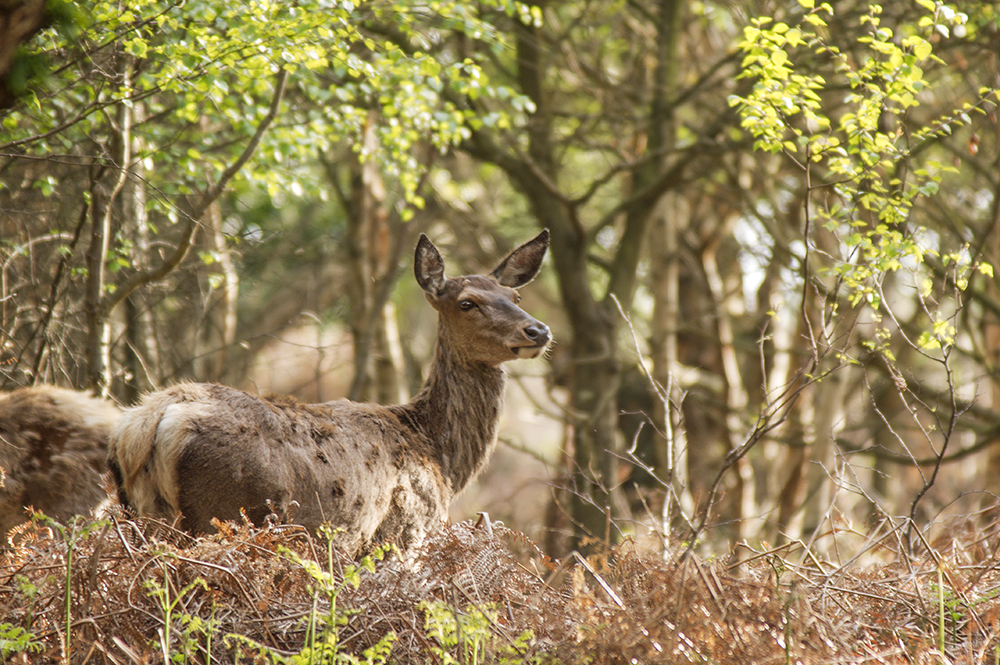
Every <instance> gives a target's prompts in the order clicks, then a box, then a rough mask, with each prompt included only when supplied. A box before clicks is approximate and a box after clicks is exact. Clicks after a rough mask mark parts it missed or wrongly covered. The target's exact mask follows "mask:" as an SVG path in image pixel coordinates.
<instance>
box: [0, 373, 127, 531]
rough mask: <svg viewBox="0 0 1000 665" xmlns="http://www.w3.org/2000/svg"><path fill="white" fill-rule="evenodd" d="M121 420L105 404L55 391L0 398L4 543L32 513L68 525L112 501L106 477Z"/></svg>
mask: <svg viewBox="0 0 1000 665" xmlns="http://www.w3.org/2000/svg"><path fill="white" fill-rule="evenodd" d="M119 415H120V411H119V409H118V407H117V406H115V404H113V403H112V402H110V401H108V400H105V399H99V398H97V397H92V396H91V395H89V394H86V393H82V392H78V391H75V390H69V389H66V388H58V387H56V386H50V385H39V386H34V387H27V388H19V389H17V390H14V391H12V392H9V393H0V538H2V539H3V541H2V542H3V543H6V542H7V537H8V534H9V532H10V530H11V529H13V528H14V527H16V526H18V525H19V524H22V523H24V522H26V521H28V518H29V514H28V511H27V510H26V509H27V508H29V507H31V508H33V509H34V510H36V511H38V512H42V513H45V514H46V515H47V516H49V517H51V518H53V519H54V520H56V521H59V522H62V523H65V522H67V521H68V520H70V519H71V518H72V517H74V516H75V515H87V514H89V513H91V512H92V511H94V510H95V509H96V508H97V507H98V506H99V505H100V504H101V503H102V502H104V501H107V500H108V498H109V497H108V493H107V491H106V490H105V489H104V483H103V481H102V475H103V474H104V473H105V472H106V471H107V466H106V458H107V450H108V436H109V435H110V433H111V429H112V427H113V426H114V424H115V422H116V421H117V420H118V417H119ZM0 547H3V545H2V543H0Z"/></svg>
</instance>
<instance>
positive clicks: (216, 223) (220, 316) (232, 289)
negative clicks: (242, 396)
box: [194, 201, 240, 382]
mask: <svg viewBox="0 0 1000 665" xmlns="http://www.w3.org/2000/svg"><path fill="white" fill-rule="evenodd" d="M204 220H205V235H204V238H205V242H206V244H207V246H208V248H209V249H210V250H211V252H212V255H213V256H214V257H215V263H214V264H213V266H215V267H217V268H218V272H216V273H215V275H216V276H217V284H214V283H213V282H215V281H216V278H215V277H212V278H210V279H209V283H208V284H206V285H205V286H204V287H203V288H205V289H207V290H208V291H209V297H208V298H206V301H205V312H204V315H203V324H202V327H201V330H200V331H199V333H198V335H197V338H196V342H195V349H196V353H195V363H194V366H195V376H197V377H198V379H199V380H201V381H222V382H225V380H226V373H227V370H228V358H229V349H230V348H231V347H232V345H233V344H234V343H235V342H236V323H237V320H238V310H237V304H238V302H239V293H240V278H239V274H238V273H237V272H236V266H235V265H234V264H233V258H232V256H231V255H230V252H229V247H228V245H227V244H226V234H225V232H224V231H223V228H222V225H223V219H222V208H221V207H220V206H219V202H218V201H215V202H213V203H212V204H211V205H210V206H208V210H206V211H205V216H204Z"/></svg>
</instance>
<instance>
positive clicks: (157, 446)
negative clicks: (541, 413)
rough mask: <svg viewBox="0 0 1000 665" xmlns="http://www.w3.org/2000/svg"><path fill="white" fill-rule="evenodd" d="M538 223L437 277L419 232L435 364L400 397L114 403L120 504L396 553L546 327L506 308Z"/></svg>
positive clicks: (442, 492) (471, 456) (467, 472)
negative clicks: (487, 255) (483, 258)
mask: <svg viewBox="0 0 1000 665" xmlns="http://www.w3.org/2000/svg"><path fill="white" fill-rule="evenodd" d="M548 244H549V234H548V231H543V232H542V233H541V234H540V235H539V236H538V237H537V238H535V239H533V240H531V241H529V242H527V243H525V244H524V245H521V246H520V247H518V248H517V249H515V250H514V251H513V252H512V253H511V254H510V255H509V256H508V257H507V258H505V259H504V260H503V261H502V262H501V263H500V264H499V265H498V266H497V267H496V269H495V270H493V272H491V273H490V274H489V275H487V276H482V275H470V276H466V277H457V278H452V279H449V278H447V277H445V274H444V261H443V260H442V258H441V255H440V254H439V252H438V250H437V248H436V247H434V245H433V244H432V243H431V242H430V241H429V240H428V239H427V237H426V236H424V235H421V237H420V241H419V242H418V244H417V248H416V256H415V265H414V272H415V274H416V278H417V282H418V283H419V284H420V286H421V287H422V288H423V290H424V292H425V295H426V297H427V300H428V301H429V302H430V303H431V305H432V306H433V307H434V309H436V310H437V312H438V337H437V343H436V346H435V351H434V361H433V364H432V365H431V367H430V370H429V372H428V376H427V381H426V383H425V384H424V387H423V389H422V390H421V391H420V393H419V394H417V396H416V397H415V398H414V399H413V401H411V402H410V403H409V404H401V405H396V406H380V405H373V404H360V403H356V402H350V401H347V400H338V401H334V402H327V403H324V404H301V403H299V402H297V401H295V400H294V399H291V398H288V397H275V396H269V397H263V398H261V397H254V396H252V395H249V394H247V393H245V392H242V391H240V390H236V389H233V388H226V387H223V386H219V385H212V384H193V383H189V384H180V385H176V386H173V387H171V388H168V389H166V390H163V391H160V392H157V393H153V394H151V395H148V396H147V397H146V398H145V399H144V400H143V402H142V403H141V404H140V405H139V406H137V407H135V408H132V409H129V410H127V411H126V412H125V414H124V416H123V418H122V420H121V421H120V423H119V425H118V427H116V428H115V431H114V432H113V434H112V436H111V443H110V449H109V457H108V461H109V466H110V468H111V472H112V475H113V477H114V479H115V481H116V483H117V484H118V487H119V491H118V495H119V498H120V500H121V502H122V503H123V504H125V505H127V506H131V507H132V508H133V509H134V510H135V511H136V512H138V514H139V515H151V516H156V517H161V518H166V519H176V518H177V517H178V516H180V526H181V527H182V528H184V529H185V530H188V531H191V532H194V533H206V532H210V531H212V530H213V527H212V524H211V521H212V519H213V518H218V519H221V520H235V521H239V520H240V510H241V509H243V510H245V512H246V514H247V516H248V517H249V518H250V519H251V520H252V521H253V522H255V523H258V524H259V523H261V522H262V521H264V520H265V519H266V518H267V517H268V515H269V514H272V513H273V514H276V515H277V516H278V517H279V518H282V519H286V520H289V521H292V522H296V523H299V524H302V525H304V526H306V527H308V528H310V529H316V528H317V527H318V526H320V525H321V524H323V523H329V524H330V525H332V526H334V527H337V528H340V529H342V531H341V533H340V534H339V536H338V544H339V545H340V546H341V547H343V548H344V549H346V550H347V551H348V552H351V553H353V554H357V553H359V552H363V551H367V550H369V549H370V548H371V547H373V546H374V545H376V544H379V543H383V542H393V543H395V544H396V545H398V546H399V547H400V548H401V549H403V550H406V549H408V548H410V547H412V546H414V545H415V544H417V543H419V542H420V541H421V540H422V539H423V535H424V534H425V533H426V532H427V531H428V530H430V529H432V528H433V527H435V526H436V525H438V524H439V523H441V522H442V521H443V520H445V519H446V518H447V514H448V504H449V503H450V501H451V499H452V497H453V496H455V495H456V494H457V493H459V492H461V491H462V490H463V489H464V488H465V487H466V486H467V485H468V484H469V483H470V482H471V481H472V480H473V479H474V478H475V477H476V475H477V474H478V473H479V471H480V470H481V469H482V467H483V466H484V465H485V463H486V461H487V460H488V459H489V456H490V455H491V453H492V452H493V448H494V447H495V445H496V440H497V429H498V421H499V416H500V410H501V407H502V405H503V393H504V382H505V374H504V372H503V370H502V369H501V367H500V365H501V364H502V363H503V362H505V361H508V360H514V359H516V358H536V357H538V356H539V355H541V354H542V352H543V351H544V350H545V348H546V346H547V345H548V343H549V341H550V339H551V338H550V335H549V329H548V328H547V327H546V326H545V325H544V324H543V323H541V322H539V321H537V320H535V319H533V318H532V317H530V316H529V315H528V314H526V313H525V312H524V311H523V310H521V309H520V308H519V307H518V306H517V302H518V300H519V296H518V295H517V292H516V291H515V289H516V288H518V287H520V286H523V285H525V284H527V283H528V282H530V281H531V280H532V279H533V278H534V277H535V275H536V274H537V272H538V269H539V267H540V266H541V263H542V259H543V257H544V256H545V251H546V249H547V248H548Z"/></svg>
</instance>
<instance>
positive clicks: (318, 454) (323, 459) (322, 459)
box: [316, 450, 330, 464]
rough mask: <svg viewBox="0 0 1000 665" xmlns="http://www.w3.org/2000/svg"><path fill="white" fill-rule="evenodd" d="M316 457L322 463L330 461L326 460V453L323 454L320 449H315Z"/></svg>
mask: <svg viewBox="0 0 1000 665" xmlns="http://www.w3.org/2000/svg"><path fill="white" fill-rule="evenodd" d="M316 459H318V460H319V461H320V462H322V463H323V464H329V463H330V460H328V459H327V458H326V455H325V454H323V451H322V450H317V451H316Z"/></svg>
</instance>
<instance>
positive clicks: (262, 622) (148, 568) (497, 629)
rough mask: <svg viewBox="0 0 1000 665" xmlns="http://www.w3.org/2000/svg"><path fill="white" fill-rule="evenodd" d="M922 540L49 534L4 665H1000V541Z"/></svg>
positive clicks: (129, 531)
mask: <svg viewBox="0 0 1000 665" xmlns="http://www.w3.org/2000/svg"><path fill="white" fill-rule="evenodd" d="M902 528H903V525H902V524H901V523H900V524H896V523H892V522H889V521H886V522H884V523H881V524H878V525H875V526H874V527H873V528H872V530H871V531H870V532H869V533H867V534H865V539H864V542H866V543H868V544H867V545H864V546H863V547H862V548H861V550H862V551H858V550H855V551H852V552H851V553H850V555H848V554H846V552H847V550H848V548H847V547H846V545H847V544H848V541H847V540H846V538H847V535H846V534H837V533H834V534H832V536H831V537H835V538H844V540H843V541H841V542H840V543H839V544H838V545H839V551H840V552H841V553H842V556H843V559H839V558H837V557H834V556H828V557H825V558H824V557H822V556H820V555H819V553H818V551H809V552H806V551H804V550H803V549H802V547H801V545H786V546H784V547H781V548H773V549H763V550H760V551H757V552H752V551H751V553H750V554H749V555H747V556H744V557H743V560H742V561H741V562H739V563H737V564H732V565H728V564H726V563H725V560H724V558H723V557H717V558H713V559H711V560H702V559H699V558H698V557H697V556H695V555H693V554H691V553H688V552H687V550H686V549H685V548H683V547H681V546H678V547H677V549H676V550H673V551H668V552H666V553H662V552H651V551H641V550H640V549H639V548H638V547H637V546H636V545H635V544H634V543H630V542H625V543H622V544H620V545H618V546H617V547H614V548H611V549H610V550H608V551H606V552H603V553H602V555H601V556H596V557H593V558H590V559H583V558H582V557H579V556H574V557H569V558H567V559H565V560H563V561H551V560H549V559H547V558H546V557H545V556H544V555H543V554H541V553H540V552H539V551H538V549H537V547H534V546H533V545H531V544H530V541H528V540H527V539H526V538H525V537H524V536H523V535H522V534H519V533H516V532H513V531H510V530H509V529H506V528H504V527H503V526H502V525H500V524H499V523H492V524H489V523H487V524H485V525H479V526H477V525H475V524H472V523H471V522H462V523H458V524H453V525H450V526H448V527H446V528H443V529H441V530H440V531H438V532H436V533H435V534H432V536H431V537H430V538H429V539H428V542H427V543H426V544H425V546H424V547H423V548H422V549H420V550H418V551H417V552H415V553H411V555H408V557H407V558H405V559H403V560H401V559H400V557H399V556H398V554H397V553H396V552H394V551H392V550H390V549H388V548H380V549H378V550H376V551H374V552H372V553H371V554H370V555H369V556H367V557H364V558H362V559H361V560H358V561H354V560H350V559H348V558H346V557H344V556H343V555H342V554H341V553H340V552H339V551H338V550H336V549H335V548H334V547H333V546H332V545H331V542H332V541H331V538H330V537H331V536H332V534H330V533H327V534H324V536H323V537H320V538H315V537H313V536H311V535H310V534H308V533H306V532H305V531H304V530H302V529H301V528H298V527H291V526H268V527H265V528H261V529H257V528H254V527H251V526H249V525H220V533H219V534H218V535H216V536H213V537H211V538H201V539H193V538H191V537H190V536H187V535H185V534H183V533H180V532H176V531H174V530H172V529H170V528H169V527H167V526H165V525H163V524H160V523H156V522H142V523H137V522H132V521H128V520H123V519H112V520H110V521H107V522H104V523H93V524H83V523H80V524H75V525H70V526H69V527H62V528H60V525H55V524H53V523H51V522H45V521H37V522H35V523H34V524H29V525H26V526H24V527H22V528H20V529H19V530H18V532H17V533H16V534H15V538H14V540H15V542H16V543H17V544H16V545H15V546H14V547H12V548H10V549H7V550H6V551H4V552H3V553H2V554H0V616H2V617H3V623H0V663H3V664H6V663H18V664H23V663H32V664H34V663H39V664H47V663H63V662H68V663H71V664H76V663H79V664H82V663H87V664H88V665H89V664H92V663H98V664H100V663H109V664H110V663H115V664H119V663H133V664H138V663H177V664H178V665H180V664H181V663H195V664H200V665H209V664H212V663H220V664H221V663H247V664H249V663H281V664H289V665H341V664H355V663H366V664H372V665H374V664H388V663H400V664H406V663H438V664H441V665H451V664H454V665H480V664H485V663H500V664H514V663H532V664H536V663H537V664H543V663H546V664H547V663H611V664H615V663H633V662H636V663H684V662H692V663H719V664H724V663H725V664H728V663H732V664H734V665H735V664H737V663H739V664H741V665H742V664H743V663H749V662H775V663H847V662H850V663H876V662H878V663H900V664H902V663H924V662H926V663H932V662H933V663H947V664H950V663H958V662H963V663H995V662H998V660H1000V640H998V635H1000V591H998V589H1000V558H998V555H997V552H998V551H1000V539H998V536H997V531H996V527H994V526H992V525H990V526H989V527H988V528H987V529H986V530H985V531H978V532H977V531H976V530H974V529H960V530H959V531H960V532H961V533H963V534H966V535H964V536H962V537H955V538H951V539H938V540H936V541H934V542H936V543H947V546H944V545H936V546H935V548H934V549H931V548H930V547H928V548H927V549H926V550H925V551H924V552H922V553H918V554H912V553H908V552H907V551H906V550H905V549H903V548H900V547H895V546H890V544H891V543H892V537H891V536H892V534H893V533H897V532H899V531H900V530H901V529H902ZM526 543H527V544H529V545H531V546H529V547H524V545H525V544H526ZM872 543H878V545H873V544H872ZM514 550H517V551H519V552H521V554H518V555H515V554H514V553H513V551H514ZM830 551H838V549H837V548H831V549H830ZM525 552H527V554H526V553H525ZM529 571H533V572H529Z"/></svg>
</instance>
